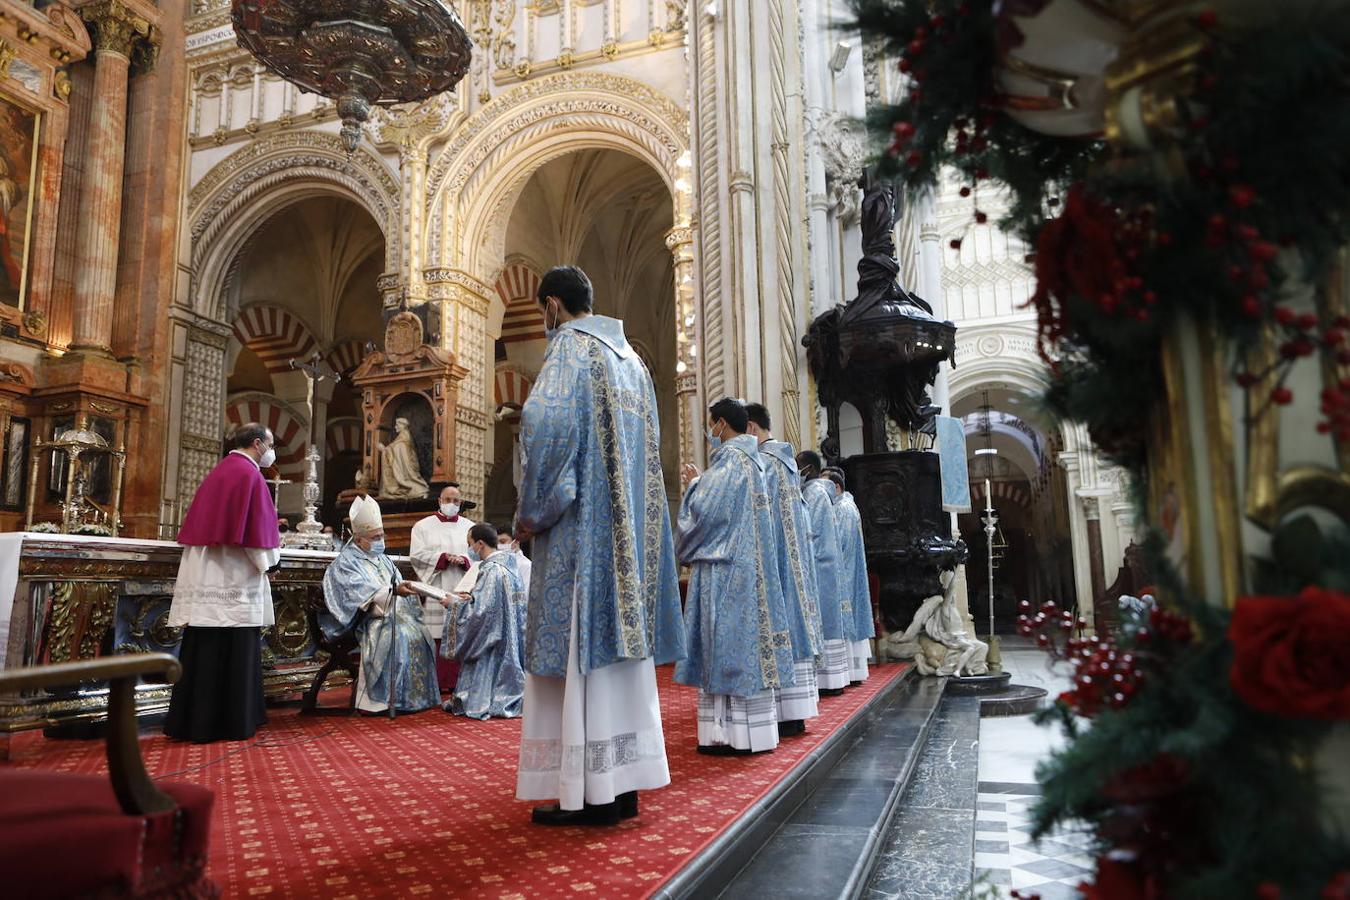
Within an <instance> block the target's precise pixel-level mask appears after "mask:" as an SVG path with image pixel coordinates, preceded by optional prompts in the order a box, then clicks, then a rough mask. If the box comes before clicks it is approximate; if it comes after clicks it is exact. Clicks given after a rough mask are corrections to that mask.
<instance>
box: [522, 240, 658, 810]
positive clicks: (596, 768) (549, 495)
mask: <svg viewBox="0 0 1350 900" xmlns="http://www.w3.org/2000/svg"><path fill="white" fill-rule="evenodd" d="M536 299H537V300H538V302H539V304H540V306H541V307H542V309H543V312H544V324H545V329H546V332H547V333H548V335H549V344H548V349H547V350H546V351H545V354H544V366H543V368H542V369H541V370H540V372H539V377H538V378H537V379H536V380H535V383H534V386H533V387H532V388H531V390H530V396H529V399H527V400H526V401H525V408H524V409H523V410H522V412H521V434H520V441H521V454H522V456H523V457H524V464H523V465H524V471H523V475H522V478H521V483H520V501H519V504H520V505H519V507H518V508H517V510H516V537H517V539H519V540H522V541H523V540H526V539H533V545H532V548H531V549H532V552H533V556H534V572H533V573H532V575H531V577H530V603H529V613H528V615H527V617H526V627H525V671H526V678H525V715H524V722H523V725H522V733H521V744H520V767H519V771H518V775H517V780H516V797H517V798H519V799H521V800H544V799H549V798H553V797H556V798H558V803H557V804H554V805H549V806H540V807H536V808H535V810H534V821H535V822H537V823H540V824H547V825H570V824H592V825H594V824H614V823H616V822H617V821H618V820H619V819H620V818H623V817H628V816H632V815H636V814H637V793H636V792H637V791H638V790H645V789H649V788H658V787H662V786H664V785H666V784H669V783H670V773H669V770H668V767H667V764H666V749H665V737H664V735H663V733H662V730H661V707H660V702H659V700H658V697H657V692H656V665H658V664H661V663H666V662H672V661H674V660H676V659H680V658H682V657H683V656H684V627H683V624H682V623H681V621H680V592H679V580H678V574H677V571H676V566H675V547H674V542H673V540H672V537H671V528H670V512H669V507H668V506H667V504H666V488H665V480H664V478H663V476H662V473H661V431H660V426H659V424H658V421H657V411H656V392H655V390H654V389H653V388H652V380H651V376H650V375H649V374H648V373H647V367H646V366H644V365H643V363H642V360H641V359H639V358H638V355H637V353H636V352H635V351H634V350H633V348H632V346H630V345H629V343H628V340H627V339H626V338H625V337H624V333H623V323H622V322H620V321H619V320H617V319H611V318H608V317H605V316H597V315H592V314H591V301H592V295H591V282H590V279H588V278H587V277H586V273H584V272H582V271H581V270H580V269H577V268H575V267H570V266H567V267H560V268H556V269H553V270H551V271H549V272H548V273H547V274H546V275H545V276H544V278H543V280H542V281H540V283H539V288H538V291H537V293H536Z"/></svg>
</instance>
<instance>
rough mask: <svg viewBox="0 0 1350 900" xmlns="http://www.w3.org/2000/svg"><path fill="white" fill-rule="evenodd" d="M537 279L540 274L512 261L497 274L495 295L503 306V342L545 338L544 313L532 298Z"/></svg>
mask: <svg viewBox="0 0 1350 900" xmlns="http://www.w3.org/2000/svg"><path fill="white" fill-rule="evenodd" d="M540 280H541V279H540V275H539V273H538V272H536V271H535V270H534V269H532V268H530V267H529V266H527V265H525V264H524V263H512V264H511V265H509V266H507V267H506V268H505V269H502V274H500V275H498V276H497V283H496V285H495V287H496V289H497V296H498V297H500V298H501V301H502V304H503V305H504V306H505V307H506V313H505V314H504V315H503V317H502V343H506V344H512V343H516V342H517V341H542V340H543V339H544V316H543V313H541V312H540V311H539V303H538V301H537V300H536V299H535V292H536V291H538V289H539V282H540Z"/></svg>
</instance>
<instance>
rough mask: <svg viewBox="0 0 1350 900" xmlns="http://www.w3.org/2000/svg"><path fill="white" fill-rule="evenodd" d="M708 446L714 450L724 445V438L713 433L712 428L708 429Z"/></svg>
mask: <svg viewBox="0 0 1350 900" xmlns="http://www.w3.org/2000/svg"><path fill="white" fill-rule="evenodd" d="M708 446H709V447H711V448H712V449H714V450H716V449H717V448H718V447H720V446H722V439H721V438H720V437H718V436H717V435H715V434H713V433H712V429H711V428H709V429H708Z"/></svg>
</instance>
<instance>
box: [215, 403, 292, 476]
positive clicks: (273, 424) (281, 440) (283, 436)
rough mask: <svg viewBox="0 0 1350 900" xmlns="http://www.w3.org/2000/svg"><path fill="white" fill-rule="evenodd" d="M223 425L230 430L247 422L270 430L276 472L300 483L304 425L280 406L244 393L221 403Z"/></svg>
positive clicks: (289, 411)
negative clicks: (273, 444) (223, 412)
mask: <svg viewBox="0 0 1350 900" xmlns="http://www.w3.org/2000/svg"><path fill="white" fill-rule="evenodd" d="M225 421H226V423H227V424H228V426H229V428H230V429H231V430H233V429H235V428H238V427H239V426H240V425H244V424H246V423H248V422H258V423H260V424H262V425H266V426H267V427H268V428H270V429H272V434H273V436H275V437H276V440H277V444H276V449H277V469H278V470H279V471H280V472H281V477H282V478H287V479H289V480H291V481H303V480H304V478H305V451H306V449H307V443H306V442H307V434H308V423H306V422H305V421H304V420H303V419H300V418H299V417H298V416H296V415H295V414H294V413H292V412H291V410H290V409H289V408H287V407H286V406H285V405H284V404H282V403H280V402H278V401H277V400H276V399H275V398H272V397H268V396H267V395H265V394H256V393H248V394H241V395H239V396H236V397H231V398H230V399H228V400H226V401H225Z"/></svg>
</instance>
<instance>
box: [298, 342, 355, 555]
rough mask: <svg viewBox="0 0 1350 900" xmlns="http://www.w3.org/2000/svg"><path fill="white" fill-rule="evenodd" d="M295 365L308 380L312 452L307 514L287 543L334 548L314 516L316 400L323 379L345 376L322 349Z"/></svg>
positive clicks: (316, 498)
mask: <svg viewBox="0 0 1350 900" xmlns="http://www.w3.org/2000/svg"><path fill="white" fill-rule="evenodd" d="M291 368H292V369H296V370H298V371H300V372H302V373H303V374H304V376H305V380H306V382H307V385H306V387H307V390H306V392H305V394H306V398H307V399H308V401H309V452H308V453H306V454H305V488H304V497H305V518H304V520H303V521H302V522H301V523H300V524H299V525H297V526H295V531H294V532H292V533H291V534H289V535H287V536H286V537H287V541H286V546H288V547H298V548H302V549H306V550H331V549H332V548H333V545H332V542H331V541H329V540H328V539H327V538H325V537H324V535H323V523H322V522H320V521H319V520H318V519H316V518H315V517H314V514H315V512H317V511H318V509H319V497H320V494H321V492H320V490H319V448H318V447H317V446H315V440H316V438H315V435H314V426H315V424H316V422H317V421H318V418H319V417H318V416H317V415H316V414H315V413H316V409H315V401H316V393H317V388H318V386H319V382H320V381H324V380H328V381H332V382H333V383H334V384H336V383H338V382H339V381H341V380H342V376H341V375H339V374H338V373H337V372H334V371H333V370H332V369H330V368H329V367H327V366H325V365H324V364H323V361H322V359H321V358H320V356H319V351H317V350H316V351H314V355H313V356H311V357H310V358H309V362H302V361H300V360H298V359H293V360H291Z"/></svg>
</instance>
